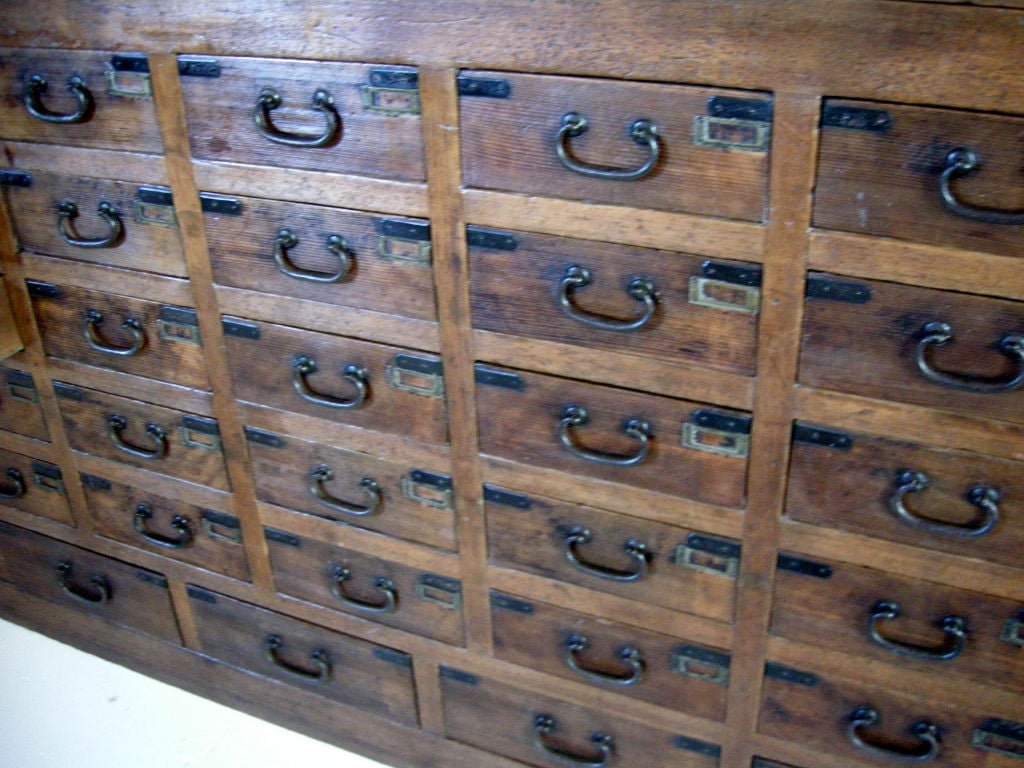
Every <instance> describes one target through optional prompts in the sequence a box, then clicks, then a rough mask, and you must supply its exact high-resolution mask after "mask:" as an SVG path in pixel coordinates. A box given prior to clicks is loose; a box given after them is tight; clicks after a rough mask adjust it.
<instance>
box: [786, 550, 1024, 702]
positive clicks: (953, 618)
mask: <svg viewBox="0 0 1024 768" xmlns="http://www.w3.org/2000/svg"><path fill="white" fill-rule="evenodd" d="M771 631H772V633H773V634H775V635H778V636H780V637H786V638H789V639H791V640H798V641H800V642H802V643H806V644H808V645H813V646H815V647H821V648H831V649H834V650H837V651H843V652H844V653H850V654H856V655H858V656H867V657H870V658H872V659H877V660H879V661H887V662H891V663H893V664H897V665H900V666H906V667H908V668H917V669H920V670H921V671H922V672H928V673H931V672H934V673H936V674H940V673H941V674H944V675H962V676H963V677H966V678H971V679H973V680H975V681H977V682H978V683H980V684H982V685H988V686H998V687H1004V688H1008V689H1011V690H1014V691H1018V692H1022V693H1024V653H1022V649H1024V603H1021V602H1019V601H1016V602H1015V601H1012V600H1005V599H1001V598H998V597H994V596H991V595H983V594H980V593H977V592H968V591H967V590H964V589H957V588H956V587H953V586H946V585H944V584H936V583H934V582H929V581H921V580H918V579H911V578H906V577H901V576H896V575H894V574H891V573H888V572H886V571H884V570H876V569H873V568H863V567H859V566H854V565H848V564H846V563H839V562H833V561H825V560H819V559H817V558H815V560H814V561H813V562H812V561H807V560H803V559H801V558H798V557H794V556H791V555H785V554H784V555H782V556H780V558H779V571H778V575H777V577H776V583H775V605H774V608H773V612H772V630H771Z"/></svg>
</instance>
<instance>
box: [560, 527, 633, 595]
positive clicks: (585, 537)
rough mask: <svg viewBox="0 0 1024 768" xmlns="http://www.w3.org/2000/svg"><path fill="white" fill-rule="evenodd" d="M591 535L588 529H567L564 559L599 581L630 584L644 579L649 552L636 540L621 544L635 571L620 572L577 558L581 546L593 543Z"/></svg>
mask: <svg viewBox="0 0 1024 768" xmlns="http://www.w3.org/2000/svg"><path fill="white" fill-rule="evenodd" d="M593 538H594V536H593V534H591V532H590V529H589V528H581V527H579V526H576V527H573V528H571V529H569V532H568V533H566V535H565V540H564V541H565V557H566V559H567V560H568V561H569V562H570V563H572V564H573V566H574V567H575V568H577V569H578V570H580V571H583V572H584V573H588V574H590V575H591V576H597V577H598V578H600V579H609V580H611V581H619V582H630V581H640V580H641V579H643V578H646V577H647V575H648V573H649V570H650V562H651V550H650V549H649V548H648V546H647V545H646V544H645V543H644V542H642V541H639V540H637V539H629V540H628V541H627V542H626V543H625V544H623V547H622V548H623V550H625V552H626V554H627V555H629V557H630V558H632V559H633V562H634V564H635V565H636V570H633V571H620V570H618V569H616V568H609V567H607V566H604V565H598V564H596V563H588V562H586V561H585V560H584V559H583V558H581V557H580V556H579V552H578V551H577V550H578V548H579V547H580V546H581V545H583V544H589V543H590V542H591V541H593Z"/></svg>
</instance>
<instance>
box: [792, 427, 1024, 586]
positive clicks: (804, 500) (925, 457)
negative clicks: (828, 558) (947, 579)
mask: <svg viewBox="0 0 1024 768" xmlns="http://www.w3.org/2000/svg"><path fill="white" fill-rule="evenodd" d="M1022 476H1024V465H1022V464H1021V462H1019V461H1010V460H1008V459H998V458H995V457H991V456H984V455H982V454H976V453H969V452H967V451H955V450H948V449H945V448H940V447H936V446H928V445H920V444H915V443H908V442H903V441H900V440H894V439H891V438H884V437H877V436H874V435H864V434H855V433H850V432H843V431H839V430H834V429H832V428H830V427H820V426H817V425H809V424H797V425H796V427H795V430H794V433H793V450H792V459H791V461H790V481H789V490H788V496H787V500H786V514H787V515H788V516H789V517H790V518H791V519H793V520H799V521H801V522H806V523H814V524H815V525H824V526H828V527H830V528H841V529H843V530H847V531H850V532H853V533H858V534H862V535H867V536H872V537H876V538H881V539H886V540H888V541H894V542H896V543H899V544H911V545H913V546H918V547H925V548H927V549H933V550H939V551H942V552H947V553H949V554H952V555H965V556H968V557H973V558H977V559H981V560H987V561H990V562H995V563H999V564H1001V565H1007V566H1011V567H1019V566H1020V552H1021V547H1022V546H1024V485H1022V481H1021V477H1022ZM822 478H828V481H827V482H822Z"/></svg>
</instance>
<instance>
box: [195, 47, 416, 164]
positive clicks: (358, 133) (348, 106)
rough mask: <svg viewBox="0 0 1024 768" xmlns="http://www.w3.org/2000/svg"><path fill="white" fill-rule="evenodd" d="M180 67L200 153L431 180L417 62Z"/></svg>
mask: <svg viewBox="0 0 1024 768" xmlns="http://www.w3.org/2000/svg"><path fill="white" fill-rule="evenodd" d="M179 69H180V71H181V74H182V80H181V83H182V90H183V92H184V96H185V106H186V109H187V113H188V123H189V126H188V127H189V137H190V139H191V142H192V154H193V156H194V157H196V158H197V159H199V160H222V161H228V162H234V163H252V164H256V165H273V166H280V167H283V168H303V169H308V170H313V171H325V172H330V173H355V174H360V175H364V176H380V177H384V178H389V179H399V180H402V181H422V180H423V179H424V178H425V169H424V160H423V135H422V132H421V128H420V119H419V112H420V108H419V91H418V77H417V74H416V70H415V69H410V68H407V67H388V66H378V65H374V64H343V63H338V62H322V61H320V62H305V61H289V60H283V59H258V58H242V57H231V56H221V57H217V58H205V57H204V58H197V57H192V56H182V57H181V58H180V59H179ZM261 124H262V125H261Z"/></svg>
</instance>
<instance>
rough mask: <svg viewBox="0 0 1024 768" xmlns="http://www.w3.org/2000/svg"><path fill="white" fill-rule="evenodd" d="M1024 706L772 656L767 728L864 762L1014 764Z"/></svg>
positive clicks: (1005, 767)
mask: <svg viewBox="0 0 1024 768" xmlns="http://www.w3.org/2000/svg"><path fill="white" fill-rule="evenodd" d="M1020 714H1021V711H1020V708H1019V707H1017V708H1016V711H1015V712H1013V711H1010V712H1001V711H994V710H993V708H991V707H989V706H987V705H986V704H985V703H984V701H983V700H979V701H978V702H977V703H976V705H975V706H965V705H964V703H963V702H955V703H954V702H951V701H944V700H943V699H942V698H941V697H937V696H929V695H927V694H926V693H925V692H923V691H921V692H919V693H917V694H910V693H906V692H902V691H899V690H895V689H893V688H892V687H890V686H883V685H880V684H878V683H873V682H870V681H865V680H852V679H849V678H846V677H841V676H839V675H837V674H828V675H826V674H824V673H821V674H819V673H818V671H817V670H810V669H808V670H804V669H792V668H789V667H784V666H781V665H778V664H774V663H772V662H769V663H768V664H767V667H766V676H765V689H764V699H763V705H762V709H761V718H760V730H761V731H762V732H763V733H766V734H769V735H772V736H777V737H781V738H784V739H787V740H789V741H793V742H796V743H798V744H800V745H802V746H803V747H805V748H806V749H810V750H820V751H822V752H825V753H828V754H832V755H837V756H842V757H844V758H846V759H859V760H863V761H864V764H865V765H878V764H879V762H880V761H882V762H890V763H892V762H900V763H906V762H928V763H929V764H930V765H939V766H950V768H952V767H953V766H956V768H962V766H969V765H984V766H986V768H1013V767H1014V766H1016V765H1019V758H1020V756H1021V754H1022V752H1024V724H1022V723H1020V722H1019V720H1020V719H1021V718H1020ZM1014 718H1016V719H1017V720H1016V721H1014ZM932 729H937V734H938V735H937V738H936V737H935V736H934V735H932V734H933V731H932ZM925 731H928V735H925V734H924V733H923V732H925ZM929 756H931V757H929Z"/></svg>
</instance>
